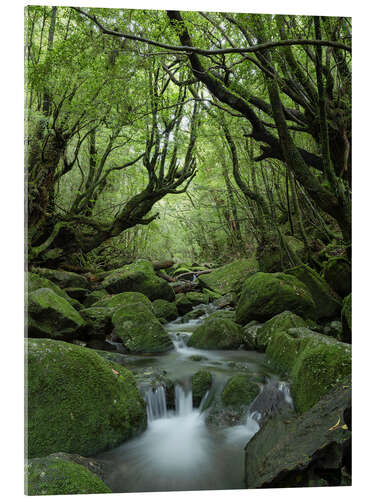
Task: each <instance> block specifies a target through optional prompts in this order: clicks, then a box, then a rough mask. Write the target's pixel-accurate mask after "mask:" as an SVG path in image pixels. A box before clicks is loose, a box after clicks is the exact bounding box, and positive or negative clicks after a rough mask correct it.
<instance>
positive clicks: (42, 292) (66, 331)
mask: <svg viewBox="0 0 375 500" xmlns="http://www.w3.org/2000/svg"><path fill="white" fill-rule="evenodd" d="M84 325H85V321H84V320H83V318H82V316H81V315H80V314H79V313H78V312H77V311H76V310H75V309H74V307H73V306H72V305H70V303H69V302H68V301H67V300H65V299H64V298H63V297H61V296H59V295H57V294H56V293H55V292H53V291H52V290H51V289H50V288H39V289H38V290H35V291H34V292H31V293H30V294H29V296H28V334H29V336H30V337H41V338H42V337H48V338H53V339H57V340H71V339H74V338H77V337H78V330H79V329H80V328H82V327H83V326H84Z"/></svg>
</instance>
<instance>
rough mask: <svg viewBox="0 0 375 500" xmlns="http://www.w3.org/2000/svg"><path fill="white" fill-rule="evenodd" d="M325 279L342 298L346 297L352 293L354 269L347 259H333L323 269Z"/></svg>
mask: <svg viewBox="0 0 375 500" xmlns="http://www.w3.org/2000/svg"><path fill="white" fill-rule="evenodd" d="M323 275H324V279H325V280H326V281H327V282H328V283H329V284H330V286H331V287H332V289H333V290H335V292H337V293H338V294H339V295H340V297H342V298H344V297H346V296H347V295H348V294H349V293H350V292H351V291H352V267H351V265H350V262H349V261H348V260H347V259H345V257H333V258H331V259H329V260H328V262H326V264H325V265H324V269H323Z"/></svg>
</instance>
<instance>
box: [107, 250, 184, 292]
mask: <svg viewBox="0 0 375 500" xmlns="http://www.w3.org/2000/svg"><path fill="white" fill-rule="evenodd" d="M102 287H103V288H105V289H106V290H107V291H108V292H109V293H121V292H140V293H143V294H144V295H146V296H147V297H148V298H149V299H150V300H156V299H165V300H168V301H173V300H174V298H175V294H174V291H173V288H172V287H170V286H169V284H168V283H167V282H166V281H165V280H163V279H162V278H159V277H158V276H157V275H156V274H155V271H154V269H153V267H152V264H151V262H149V261H147V260H138V261H137V262H134V263H133V264H128V265H126V266H123V267H120V268H119V269H115V270H114V271H112V272H110V273H109V274H108V275H107V276H106V278H105V279H104V280H103V282H102Z"/></svg>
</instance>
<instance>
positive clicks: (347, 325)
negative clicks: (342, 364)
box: [341, 293, 352, 344]
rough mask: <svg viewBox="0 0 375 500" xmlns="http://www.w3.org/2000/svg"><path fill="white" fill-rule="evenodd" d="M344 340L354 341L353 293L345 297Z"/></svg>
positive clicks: (343, 306) (343, 305) (342, 319)
mask: <svg viewBox="0 0 375 500" xmlns="http://www.w3.org/2000/svg"><path fill="white" fill-rule="evenodd" d="M341 322H342V340H343V342H348V343H349V344H351V343H352V294H351V293H350V294H349V295H347V296H346V297H345V299H344V300H343V303H342V310H341Z"/></svg>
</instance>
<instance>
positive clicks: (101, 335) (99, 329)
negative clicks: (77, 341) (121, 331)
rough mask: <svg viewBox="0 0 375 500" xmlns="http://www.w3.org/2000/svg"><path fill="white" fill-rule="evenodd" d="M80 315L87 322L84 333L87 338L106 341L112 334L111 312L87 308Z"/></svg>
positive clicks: (103, 309)
mask: <svg viewBox="0 0 375 500" xmlns="http://www.w3.org/2000/svg"><path fill="white" fill-rule="evenodd" d="M80 314H81V316H82V318H83V319H84V320H85V321H86V326H85V328H84V331H85V333H86V336H87V337H90V338H96V339H102V340H104V339H105V337H106V335H107V334H109V333H111V330H112V321H111V312H110V311H108V310H107V309H105V308H104V307H87V308H86V309H82V310H81V311H80Z"/></svg>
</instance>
